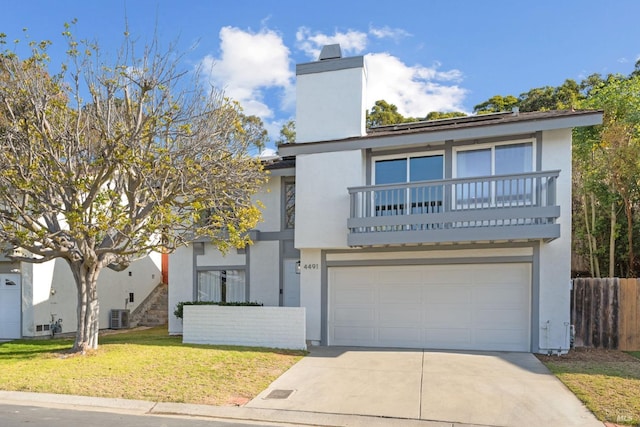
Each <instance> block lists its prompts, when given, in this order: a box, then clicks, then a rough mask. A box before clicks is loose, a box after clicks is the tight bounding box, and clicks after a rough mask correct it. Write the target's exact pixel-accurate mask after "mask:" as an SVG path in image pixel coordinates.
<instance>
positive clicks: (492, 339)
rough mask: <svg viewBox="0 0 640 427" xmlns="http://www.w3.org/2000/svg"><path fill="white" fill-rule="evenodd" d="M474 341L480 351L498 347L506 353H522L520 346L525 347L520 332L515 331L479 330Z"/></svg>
mask: <svg viewBox="0 0 640 427" xmlns="http://www.w3.org/2000/svg"><path fill="white" fill-rule="evenodd" d="M498 338H499V339H498ZM475 339H476V344H477V345H478V348H479V349H482V350H491V349H493V348H496V347H500V348H501V349H502V350H506V351H522V350H521V349H522V346H523V345H527V343H526V342H525V341H524V340H523V337H522V331H520V330H515V329H479V330H477V331H476V333H475Z"/></svg>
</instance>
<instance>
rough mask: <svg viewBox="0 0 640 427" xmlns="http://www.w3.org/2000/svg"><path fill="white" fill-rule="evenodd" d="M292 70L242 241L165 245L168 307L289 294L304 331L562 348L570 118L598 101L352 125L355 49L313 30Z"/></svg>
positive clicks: (331, 339) (359, 96)
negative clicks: (319, 49)
mask: <svg viewBox="0 0 640 427" xmlns="http://www.w3.org/2000/svg"><path fill="white" fill-rule="evenodd" d="M297 79H298V81H297V111H296V143H295V144H288V145H282V146H280V147H279V154H280V155H281V156H283V157H282V160H280V161H277V160H276V161H274V162H273V163H271V164H269V165H268V166H267V169H269V170H270V171H271V179H270V180H269V183H268V184H267V185H266V186H265V188H264V191H263V192H261V194H260V195H259V197H257V199H259V200H260V201H261V202H262V203H263V204H264V206H265V210H264V221H263V222H262V223H261V224H260V225H259V226H258V229H257V230H255V232H254V233H253V235H252V237H253V240H254V244H253V245H251V246H249V247H247V248H245V249H243V250H241V251H237V252H231V253H228V254H226V255H223V254H221V253H219V252H218V251H217V250H215V248H214V247H213V246H211V245H210V244H209V243H207V242H205V241H203V242H200V243H197V244H195V245H192V246H189V247H186V248H182V249H180V250H178V251H177V252H176V253H175V254H173V255H172V256H171V258H170V263H171V268H170V270H169V311H170V312H172V310H173V307H175V305H176V304H177V303H178V302H180V301H191V300H195V299H200V300H205V299H210V300H221V299H222V300H225V299H226V300H227V301H234V300H250V301H259V302H262V303H264V304H265V305H273V306H278V305H298V303H299V305H300V306H302V307H305V308H306V321H307V339H308V340H309V341H311V343H312V344H320V345H350V346H351V345H353V346H373V347H410V348H433V349H460V350H505V351H532V352H541V353H547V352H560V353H562V352H566V351H567V349H568V347H569V341H570V321H569V298H570V286H571V282H570V278H571V274H570V273H571V132H572V128H574V127H579V126H590V125H594V124H598V123H601V121H602V113H601V112H599V111H575V112H574V111H548V112H535V113H519V112H518V111H513V112H505V113H498V114H488V115H481V116H470V117H462V118H455V119H446V120H436V121H430V122H418V123H409V124H402V125H396V126H386V127H380V128H375V129H366V126H365V123H366V121H365V112H366V105H365V103H366V96H365V90H366V69H365V64H364V58H363V57H351V58H342V57H341V54H340V48H339V46H337V45H333V46H327V47H325V49H323V53H322V54H321V57H320V60H319V61H316V62H312V63H307V64H299V65H298V66H297ZM294 159H295V160H294ZM294 209H295V212H294ZM294 222H295V227H294ZM296 266H297V267H298V268H296ZM296 270H297V271H296ZM296 273H299V274H296ZM181 328H182V325H181V322H180V320H179V319H176V318H175V317H172V316H170V321H169V332H170V333H173V334H178V333H180V332H181Z"/></svg>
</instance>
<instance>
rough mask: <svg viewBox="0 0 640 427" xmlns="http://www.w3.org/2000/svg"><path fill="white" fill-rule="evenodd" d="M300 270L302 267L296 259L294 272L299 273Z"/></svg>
mask: <svg viewBox="0 0 640 427" xmlns="http://www.w3.org/2000/svg"><path fill="white" fill-rule="evenodd" d="M301 271H302V267H301V266H300V261H299V260H298V261H296V274H300V272H301Z"/></svg>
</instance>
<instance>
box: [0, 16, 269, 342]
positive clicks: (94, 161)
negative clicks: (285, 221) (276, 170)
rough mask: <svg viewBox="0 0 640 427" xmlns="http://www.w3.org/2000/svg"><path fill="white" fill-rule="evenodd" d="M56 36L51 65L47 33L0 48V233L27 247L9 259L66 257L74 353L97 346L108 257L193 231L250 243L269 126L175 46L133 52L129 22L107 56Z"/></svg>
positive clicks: (118, 259) (182, 240) (112, 261)
mask: <svg viewBox="0 0 640 427" xmlns="http://www.w3.org/2000/svg"><path fill="white" fill-rule="evenodd" d="M64 34H65V36H66V37H67V40H68V51H67V57H66V62H65V63H64V64H63V66H62V68H61V71H60V72H58V73H56V74H53V73H51V72H50V70H49V68H50V62H49V60H48V56H47V47H48V45H49V43H48V42H42V43H32V44H31V45H30V47H31V53H30V55H29V57H28V58H25V59H20V58H19V57H18V56H17V55H16V54H15V53H14V52H13V51H5V52H4V53H3V54H1V56H0V145H1V146H0V164H2V168H1V170H0V218H1V221H2V223H1V224H0V240H2V241H4V242H7V243H8V244H9V246H10V248H9V249H11V250H13V249H16V248H20V249H22V250H23V251H22V253H24V254H26V255H17V253H16V252H13V258H14V259H15V260H18V261H26V262H32V263H43V262H47V261H50V260H53V259H55V258H62V259H64V260H65V261H66V262H67V263H68V264H69V267H70V268H71V271H72V272H73V277H74V278H75V281H76V285H77V291H78V292H77V293H78V302H77V314H78V329H77V333H76V339H75V344H74V348H73V350H74V351H77V352H84V351H86V350H87V349H95V348H97V346H98V295H97V280H98V276H99V274H100V272H101V271H102V269H104V268H105V267H109V268H112V269H115V270H120V269H124V268H126V266H128V265H129V264H130V263H131V262H132V261H133V260H135V259H137V258H139V257H141V256H143V255H145V254H147V253H149V252H150V251H153V250H160V249H161V248H166V249H168V250H172V249H175V248H176V247H178V246H180V245H184V244H187V243H189V242H190V241H192V240H193V239H194V238H198V237H203V236H207V237H209V238H210V239H211V240H212V242H214V243H216V244H217V245H218V247H220V248H221V249H222V250H225V249H227V248H229V247H232V246H244V245H245V244H246V243H248V237H247V233H246V231H247V230H249V229H251V228H252V227H254V226H255V224H256V222H257V221H258V220H259V218H260V211H259V209H258V208H257V207H256V206H255V205H254V204H253V203H252V201H251V196H252V195H253V194H254V193H255V192H256V191H257V189H258V187H259V186H260V184H261V183H262V182H263V179H264V173H263V171H262V168H261V166H260V164H259V163H258V161H257V160H255V159H254V158H252V157H251V156H250V155H249V150H250V148H252V146H253V145H254V144H258V145H259V144H260V143H261V142H263V140H264V137H265V132H264V131H263V129H261V122H258V123H257V122H256V119H255V118H251V117H247V116H244V115H243V114H242V112H241V109H240V107H239V106H238V105H237V104H236V103H234V102H232V101H230V100H228V99H226V98H225V97H223V95H222V94H221V93H220V92H219V91H216V90H214V89H213V88H210V87H206V85H203V84H201V83H202V82H203V80H202V79H200V78H199V76H198V75H197V74H195V73H188V72H182V71H180V70H179V69H178V68H177V64H178V63H179V62H180V61H179V60H178V59H179V58H178V57H176V53H175V52H174V50H173V49H172V48H171V47H170V48H168V49H167V50H166V51H162V50H161V49H160V48H159V47H158V44H157V43H155V42H154V43H151V44H150V45H147V46H145V47H144V48H143V49H142V50H141V51H140V52H137V51H136V48H137V45H136V44H135V43H133V42H132V41H131V40H130V38H129V37H128V36H127V35H126V33H125V37H124V42H123V45H122V48H121V50H120V51H119V52H118V53H117V55H115V59H114V60H113V61H111V62H110V61H107V60H106V59H105V57H104V56H103V55H102V52H101V51H100V49H99V46H98V45H96V44H92V43H86V42H77V41H76V40H75V39H74V37H73V36H72V35H71V33H70V32H69V26H66V31H65V33H64ZM1 41H2V40H0V42H1ZM258 121H259V120H258ZM18 253H20V252H18Z"/></svg>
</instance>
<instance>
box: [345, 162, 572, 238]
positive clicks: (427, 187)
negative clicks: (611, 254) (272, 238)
mask: <svg viewBox="0 0 640 427" xmlns="http://www.w3.org/2000/svg"><path fill="white" fill-rule="evenodd" d="M558 174H559V171H547V172H530V173H521V174H512V175H495V176H484V177H474V178H457V179H444V180H438V181H422V182H412V183H407V184H390V185H372V186H365V187H353V188H349V194H350V199H351V215H350V218H349V219H348V224H347V225H348V228H349V244H350V245H352V246H361V245H375V244H393V243H400V244H401V243H421V242H422V243H426V242H456V241H476V240H498V239H500V240H502V239H507V240H511V239H538V238H543V239H553V238H557V237H559V226H557V224H555V220H556V218H558V217H559V215H560V208H559V206H557V205H556V181H557V178H558Z"/></svg>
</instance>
